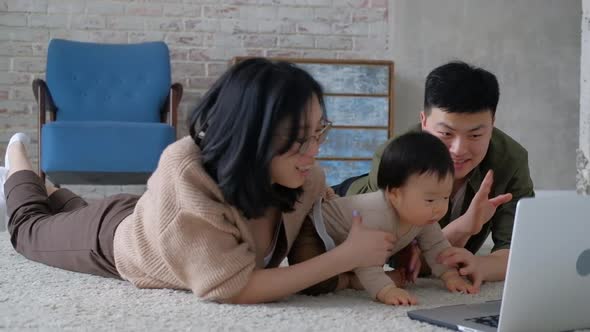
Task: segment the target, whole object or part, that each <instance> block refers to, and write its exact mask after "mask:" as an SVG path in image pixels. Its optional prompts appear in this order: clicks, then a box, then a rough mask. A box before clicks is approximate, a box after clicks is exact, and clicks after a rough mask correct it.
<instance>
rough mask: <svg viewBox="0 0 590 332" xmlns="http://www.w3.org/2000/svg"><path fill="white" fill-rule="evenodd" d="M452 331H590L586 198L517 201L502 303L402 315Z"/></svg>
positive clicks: (589, 203) (588, 204)
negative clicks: (589, 329) (586, 329)
mask: <svg viewBox="0 0 590 332" xmlns="http://www.w3.org/2000/svg"><path fill="white" fill-rule="evenodd" d="M408 316H409V317H410V318H412V319H415V320H419V321H423V322H427V323H431V324H435V325H439V326H443V327H446V328H449V329H453V330H458V331H501V332H503V331H510V332H518V331H564V330H575V329H583V328H590V197H587V196H577V195H575V196H574V195H572V196H553V197H543V198H526V199H522V200H520V201H519V202H518V205H517V207H516V217H515V220H514V228H513V232H512V245H511V250H510V257H509V259H508V270H507V274H506V281H505V283H504V291H503V295H502V300H501V301H500V300H498V301H491V302H486V303H479V304H462V305H453V306H444V307H438V308H432V309H420V310H412V311H408Z"/></svg>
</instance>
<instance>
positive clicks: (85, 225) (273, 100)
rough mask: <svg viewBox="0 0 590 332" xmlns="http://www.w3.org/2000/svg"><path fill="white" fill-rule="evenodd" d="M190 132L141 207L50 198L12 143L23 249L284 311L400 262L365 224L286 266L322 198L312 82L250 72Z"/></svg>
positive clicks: (173, 148) (11, 185)
mask: <svg viewBox="0 0 590 332" xmlns="http://www.w3.org/2000/svg"><path fill="white" fill-rule="evenodd" d="M189 126H190V136H188V137H185V138H182V139H180V140H179V141H177V142H175V143H173V144H171V145H170V146H169V147H168V148H167V149H166V150H165V151H164V152H163V154H162V156H161V157H160V161H159V164H158V167H157V169H156V170H155V171H154V173H153V174H152V176H151V178H150V179H149V180H148V184H147V190H146V192H145V193H144V194H143V195H142V196H141V197H139V196H134V195H127V194H122V195H115V196H112V197H109V198H106V199H104V200H102V201H100V202H96V203H91V204H88V203H86V202H85V201H84V200H82V198H80V197H78V196H76V195H74V194H73V193H72V192H70V191H68V190H67V189H55V188H53V187H48V188H46V187H45V186H44V184H43V183H42V181H41V179H40V178H39V177H38V176H37V175H36V174H35V173H34V172H33V171H32V167H31V163H30V161H29V159H28V158H27V155H26V149H25V145H26V144H25V142H23V141H25V140H26V139H25V138H24V137H23V136H18V135H15V136H14V137H13V139H12V140H11V143H9V145H8V148H7V158H5V160H6V161H7V166H9V167H8V179H7V180H6V183H5V184H4V190H5V196H6V199H7V202H6V206H7V211H8V215H9V216H10V218H9V223H8V230H9V232H10V234H11V241H12V245H13V246H14V248H15V249H16V250H17V251H18V252H19V253H21V254H22V255H23V256H25V257H27V258H29V259H31V260H34V261H38V262H42V263H44V264H47V265H51V266H56V267H59V268H63V269H67V270H71V271H77V272H83V273H91V274H96V275H101V276H106V277H115V278H122V279H125V280H128V281H130V282H131V283H133V284H134V285H135V286H137V287H140V288H174V289H190V290H192V292H193V293H194V294H195V295H197V296H198V297H199V298H201V299H206V300H215V301H219V302H228V303H259V302H266V301H274V300H278V299H281V298H283V297H285V296H288V295H290V294H293V293H296V292H298V291H301V290H303V289H305V288H307V287H309V286H312V285H314V284H317V283H318V282H320V281H323V280H326V279H328V278H330V277H334V276H336V275H338V274H340V273H342V272H345V271H349V270H351V269H353V268H356V267H360V266H369V265H377V264H383V263H384V262H385V260H386V258H387V257H388V255H390V253H391V249H392V247H393V244H392V242H393V239H392V237H391V236H390V235H389V234H386V233H384V232H380V231H374V230H370V229H368V228H365V227H364V226H362V224H361V223H360V220H356V222H355V226H354V227H353V229H352V231H351V233H350V235H349V237H348V239H347V240H346V241H345V242H344V243H343V244H342V245H340V246H339V247H337V248H336V249H335V250H332V251H330V252H328V253H325V254H323V255H320V256H318V257H316V258H314V259H311V260H308V261H305V262H302V263H300V264H295V265H292V266H288V267H281V268H278V267H277V266H278V265H279V264H280V262H281V261H282V260H283V259H284V258H285V256H286V255H287V253H288V252H289V249H290V248H291V245H292V244H293V242H294V240H295V239H296V237H297V235H298V232H299V229H300V227H301V224H302V223H303V221H304V219H305V216H306V215H307V214H308V213H309V211H310V209H311V207H312V204H313V203H314V202H315V201H316V200H317V199H318V198H319V197H320V196H321V195H323V193H324V191H325V183H324V175H323V173H322V171H321V170H320V169H319V168H318V167H317V166H315V157H316V155H317V153H318V150H319V144H320V143H322V142H323V141H324V139H325V137H326V135H327V132H328V130H329V129H330V122H328V121H327V120H326V117H325V114H324V108H323V94H322V89H321V87H320V86H319V84H318V83H317V82H316V81H315V80H314V79H313V78H312V77H311V76H310V75H309V74H307V73H306V72H305V71H303V70H301V69H299V68H297V67H296V66H294V65H291V64H289V63H284V62H278V63H274V62H270V61H268V60H264V59H250V60H247V61H243V62H241V63H239V64H237V65H235V66H233V67H232V68H230V69H229V70H228V71H227V72H226V73H225V74H224V75H222V77H221V78H220V79H219V80H218V81H217V82H216V83H215V84H214V85H213V87H212V88H211V89H210V91H209V92H208V93H207V94H206V95H205V96H204V97H203V99H202V101H201V102H200V104H199V105H198V106H197V108H196V109H195V110H194V112H193V113H192V114H191V116H190V121H189ZM356 219H358V218H356Z"/></svg>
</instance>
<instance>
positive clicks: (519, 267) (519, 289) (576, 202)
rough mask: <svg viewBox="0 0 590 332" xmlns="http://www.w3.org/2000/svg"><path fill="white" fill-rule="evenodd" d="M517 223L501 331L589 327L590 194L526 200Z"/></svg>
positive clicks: (520, 209) (504, 297)
mask: <svg viewBox="0 0 590 332" xmlns="http://www.w3.org/2000/svg"><path fill="white" fill-rule="evenodd" d="M514 222H515V225H514V229H513V233H512V245H511V250H510V258H509V260H508V273H507V275H506V283H505V286H504V293H503V296H502V307H501V312H500V324H499V330H500V331H522V330H530V328H531V326H534V327H535V330H536V331H559V330H569V329H578V328H585V327H586V328H588V327H590V197H587V196H554V197H543V198H533V199H522V200H520V201H519V203H518V206H517V208H516V218H515V221H514Z"/></svg>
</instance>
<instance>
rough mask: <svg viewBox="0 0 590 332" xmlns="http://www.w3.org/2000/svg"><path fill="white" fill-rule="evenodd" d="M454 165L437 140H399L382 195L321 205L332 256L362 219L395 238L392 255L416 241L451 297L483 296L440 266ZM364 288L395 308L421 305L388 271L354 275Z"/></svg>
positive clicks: (411, 136) (382, 178) (390, 150)
mask: <svg viewBox="0 0 590 332" xmlns="http://www.w3.org/2000/svg"><path fill="white" fill-rule="evenodd" d="M453 172H454V167H453V161H452V160H451V156H450V155H449V151H448V149H447V148H446V146H445V145H444V144H443V143H442V142H441V141H440V140H439V139H438V138H436V137H434V136H432V135H430V134H428V133H424V132H413V133H408V134H405V135H402V136H400V137H398V138H397V139H395V140H393V141H392V142H391V143H390V144H389V145H388V146H387V148H386V149H385V151H384V152H383V157H382V159H381V162H380V164H379V172H378V175H377V183H378V186H379V189H380V190H379V191H377V192H374V193H368V194H361V195H356V196H347V197H338V198H335V199H331V200H325V201H322V203H321V204H316V205H315V206H314V209H313V211H312V213H311V216H310V218H311V220H312V221H313V224H314V226H315V228H316V231H317V232H318V234H319V236H320V237H321V238H322V241H323V242H324V245H325V247H326V249H327V250H331V249H333V248H334V247H335V246H336V245H337V244H340V243H342V242H344V240H346V237H347V236H348V233H349V230H350V228H351V222H352V221H351V218H350V216H351V215H353V213H354V214H357V213H358V214H360V215H361V216H362V217H363V224H364V225H365V226H367V227H371V228H375V229H379V230H383V231H387V232H391V233H392V234H394V236H395V238H396V242H395V246H394V248H393V251H392V255H393V254H395V253H396V252H398V251H399V250H401V249H403V248H404V247H405V246H407V245H408V244H410V242H412V241H413V240H414V239H416V240H417V243H418V246H419V247H420V249H421V250H422V253H423V255H424V257H425V259H426V262H427V264H428V265H429V266H430V268H431V269H432V273H433V274H434V275H435V276H437V277H439V278H440V279H442V280H443V281H444V283H445V285H446V287H447V288H448V289H449V290H450V291H453V292H455V291H459V292H467V293H475V292H477V290H476V289H475V288H474V287H473V286H472V285H471V284H470V283H469V282H467V281H466V280H465V279H463V278H462V277H461V276H460V275H459V273H458V271H457V269H455V268H450V267H447V266H445V265H442V264H439V263H437V262H436V258H437V256H438V255H439V254H440V253H441V252H442V251H443V250H445V249H447V248H450V247H451V246H450V244H449V242H448V241H447V239H446V238H445V237H444V235H443V233H442V230H441V228H440V226H439V224H438V221H439V220H440V219H441V218H442V217H444V216H445V214H446V213H447V209H448V205H449V196H450V195H451V190H452V186H453ZM354 272H355V274H356V275H357V277H358V279H359V281H360V283H361V284H362V286H363V287H364V288H365V290H367V292H368V293H369V294H370V295H371V296H372V297H373V298H374V299H375V298H376V299H377V300H379V301H381V302H383V303H386V304H393V305H410V304H416V303H417V300H416V298H415V297H414V296H413V295H411V294H410V293H409V292H407V291H406V290H404V289H401V288H399V287H397V286H396V284H395V283H394V282H393V281H392V279H391V278H390V277H389V276H388V275H387V274H386V273H385V271H384V270H383V267H382V266H374V267H366V268H357V269H355V270H354Z"/></svg>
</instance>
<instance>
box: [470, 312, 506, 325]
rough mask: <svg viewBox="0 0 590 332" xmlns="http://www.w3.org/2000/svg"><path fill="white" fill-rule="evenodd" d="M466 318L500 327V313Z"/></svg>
mask: <svg viewBox="0 0 590 332" xmlns="http://www.w3.org/2000/svg"><path fill="white" fill-rule="evenodd" d="M466 320H467V321H470V322H474V323H477V324H482V325H486V326H491V327H498V320H500V315H491V316H483V317H475V318H468V319H466Z"/></svg>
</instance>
